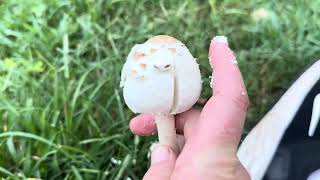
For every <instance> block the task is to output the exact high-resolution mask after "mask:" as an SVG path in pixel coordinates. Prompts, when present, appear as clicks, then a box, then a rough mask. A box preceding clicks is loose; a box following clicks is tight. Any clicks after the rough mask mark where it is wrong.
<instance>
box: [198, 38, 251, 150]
mask: <svg viewBox="0 0 320 180" xmlns="http://www.w3.org/2000/svg"><path fill="white" fill-rule="evenodd" d="M209 61H210V64H211V66H212V68H213V72H212V76H213V77H212V78H213V80H212V83H213V84H212V85H213V97H211V98H210V100H209V101H208V102H207V104H206V105H205V107H204V109H203V111H202V114H201V117H200V121H201V123H200V124H201V125H200V126H201V127H202V128H203V129H202V131H203V132H204V133H207V135H208V136H209V137H210V139H211V140H212V141H216V142H217V141H219V142H220V141H221V142H226V143H231V144H232V145H234V146H235V147H236V146H237V145H238V142H239V140H240V137H241V132H242V128H243V124H244V121H245V115H246V111H247V107H248V104H249V99H248V95H247V91H246V88H245V85H244V81H243V78H242V75H241V72H240V70H239V68H238V65H237V61H236V57H235V56H234V53H233V52H232V51H231V50H230V48H229V45H228V42H227V39H226V37H223V36H217V37H214V38H213V39H212V41H211V45H210V50H209ZM208 127H209V128H208ZM213 129H214V130H213ZM202 136H203V133H202Z"/></svg>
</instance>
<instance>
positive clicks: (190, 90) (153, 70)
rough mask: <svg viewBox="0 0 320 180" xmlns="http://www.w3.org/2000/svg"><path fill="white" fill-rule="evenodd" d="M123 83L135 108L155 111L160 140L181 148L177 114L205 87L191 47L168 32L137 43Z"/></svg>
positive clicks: (135, 109)
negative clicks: (190, 50) (178, 137)
mask: <svg viewBox="0 0 320 180" xmlns="http://www.w3.org/2000/svg"><path fill="white" fill-rule="evenodd" d="M120 86H121V87H123V88H124V89H123V95H124V99H125V102H126V104H127V105H128V107H129V108H130V109H131V110H132V111H133V112H135V113H152V114H155V116H156V122H157V127H158V135H159V141H160V143H162V144H166V145H170V146H171V147H172V148H174V150H176V151H179V150H178V147H177V144H176V134H175V126H174V124H175V123H174V118H173V115H174V114H177V113H181V112H184V111H186V110H188V109H190V108H191V107H192V106H193V105H194V103H195V102H196V101H197V100H198V98H199V96H200V92H201V87H202V83H201V74H200V70H199V65H198V64H197V62H196V59H195V58H194V57H193V56H192V55H191V53H190V52H189V50H188V48H187V47H186V46H185V45H184V44H183V43H182V42H180V41H178V40H177V39H175V38H173V37H170V36H166V35H159V36H155V37H152V38H150V39H149V40H148V41H146V42H145V43H143V44H138V45H135V46H134V47H133V48H132V49H131V51H130V53H129V55H128V57H127V60H126V63H125V64H124V66H123V70H122V75H121V83H120Z"/></svg>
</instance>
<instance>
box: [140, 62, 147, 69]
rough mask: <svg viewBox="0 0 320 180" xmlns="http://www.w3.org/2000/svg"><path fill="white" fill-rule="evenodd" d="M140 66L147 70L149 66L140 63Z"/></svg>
mask: <svg viewBox="0 0 320 180" xmlns="http://www.w3.org/2000/svg"><path fill="white" fill-rule="evenodd" d="M139 66H140V67H141V68H142V69H146V67H147V65H146V64H144V63H140V64H139Z"/></svg>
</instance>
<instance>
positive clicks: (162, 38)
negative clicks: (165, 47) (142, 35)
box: [147, 35, 178, 44]
mask: <svg viewBox="0 0 320 180" xmlns="http://www.w3.org/2000/svg"><path fill="white" fill-rule="evenodd" d="M147 42H149V43H155V44H159V43H168V44H175V43H177V42H178V40H177V39H176V38H174V37H171V36H168V35H158V36H153V37H152V38H150V39H148V41H147Z"/></svg>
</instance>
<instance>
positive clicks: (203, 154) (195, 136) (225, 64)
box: [130, 37, 250, 180]
mask: <svg viewBox="0 0 320 180" xmlns="http://www.w3.org/2000/svg"><path fill="white" fill-rule="evenodd" d="M209 60H210V64H211V65H212V68H213V75H212V76H213V82H212V83H213V96H212V97H211V98H210V99H209V100H208V102H207V103H206V105H205V106H204V107H203V109H202V111H201V112H200V111H198V110H195V109H191V110H189V111H187V112H184V113H181V114H179V115H176V117H175V119H176V128H177V133H178V134H181V135H178V136H179V137H178V141H179V144H180V146H181V149H182V151H181V153H180V154H179V155H177V154H176V153H175V152H173V151H172V150H171V149H170V148H169V147H167V146H163V145H157V146H156V148H155V149H154V150H153V151H152V153H151V166H150V168H149V170H148V171H147V173H146V174H145V176H144V178H143V179H144V180H169V179H172V180H180V179H181V180H182V179H183V180H185V179H192V180H193V179H195V180H196V179H201V180H206V179H210V180H211V179H216V180H236V179H237V180H249V179H250V177H249V175H248V173H247V171H246V170H245V169H244V167H243V166H242V165H241V163H240V161H239V160H238V158H237V156H236V152H237V146H238V144H239V141H240V138H241V132H242V129H243V124H244V121H245V116H246V112H247V107H248V102H249V100H248V96H247V92H246V89H245V85H244V82H243V79H242V76H241V72H240V70H239V68H238V66H237V63H236V58H235V56H234V54H233V52H232V51H231V50H230V49H229V47H228V43H227V42H226V40H225V39H224V38H221V37H216V38H214V39H213V40H212V41H211V44H210V50H209ZM130 129H131V131H132V132H133V133H135V134H137V135H151V134H154V133H155V132H156V124H155V120H154V117H153V116H152V115H147V114H141V115H139V116H137V117H135V118H133V119H132V120H131V121H130Z"/></svg>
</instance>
